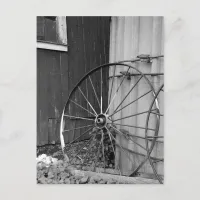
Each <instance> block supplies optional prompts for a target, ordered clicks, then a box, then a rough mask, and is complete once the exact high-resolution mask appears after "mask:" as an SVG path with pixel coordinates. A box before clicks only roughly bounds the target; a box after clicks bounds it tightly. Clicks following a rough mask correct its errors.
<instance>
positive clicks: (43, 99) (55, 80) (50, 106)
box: [37, 49, 68, 145]
mask: <svg viewBox="0 0 200 200" xmlns="http://www.w3.org/2000/svg"><path fill="white" fill-rule="evenodd" d="M67 96H68V54H67V52H60V51H52V50H46V49H38V50H37V111H38V112H37V145H44V144H54V143H57V142H59V140H60V138H59V119H60V116H61V113H62V109H63V106H64V103H65V101H66V99H67Z"/></svg>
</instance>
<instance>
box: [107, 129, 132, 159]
mask: <svg viewBox="0 0 200 200" xmlns="http://www.w3.org/2000/svg"><path fill="white" fill-rule="evenodd" d="M110 134H111V136H112V138H113V139H114V140H115V145H117V146H119V147H120V148H121V149H122V151H123V152H124V153H126V154H127V157H128V159H129V160H131V159H130V156H129V153H128V152H127V151H125V150H126V149H125V148H124V147H122V146H121V145H120V144H119V143H118V142H117V140H116V139H115V137H114V136H113V134H112V133H111V132H110Z"/></svg>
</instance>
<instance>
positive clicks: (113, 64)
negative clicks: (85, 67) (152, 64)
mask: <svg viewBox="0 0 200 200" xmlns="http://www.w3.org/2000/svg"><path fill="white" fill-rule="evenodd" d="M116 65H118V66H126V67H129V68H132V69H134V70H135V71H137V72H138V73H139V74H140V75H141V77H142V78H144V79H145V80H146V82H147V83H148V84H149V86H150V88H151V92H152V93H153V95H154V96H155V95H156V93H155V90H154V88H153V86H152V84H151V83H150V81H149V79H148V78H147V77H146V76H145V75H144V74H143V73H142V72H141V71H140V70H138V69H136V68H135V67H134V66H131V65H129V64H124V63H122V62H118V63H109V64H104V65H101V66H98V67H96V68H94V69H93V70H90V71H89V72H88V73H87V74H86V75H84V76H83V77H82V78H81V80H80V81H79V82H78V83H77V84H76V86H75V87H74V88H73V90H72V91H71V92H70V94H69V97H68V100H67V102H66V104H65V107H64V109H63V112H62V116H61V125H60V130H61V131H60V138H61V145H62V146H64V147H65V144H62V138H63V133H62V132H63V131H62V130H63V118H64V113H65V111H66V107H67V105H68V103H69V99H70V98H71V96H72V95H73V93H74V92H75V90H77V88H78V87H79V86H80V85H81V83H82V82H83V81H84V80H86V78H87V77H88V76H89V75H91V74H92V73H94V72H96V71H98V70H99V69H102V68H106V67H110V66H116ZM157 123H159V121H157ZM145 129H146V128H145ZM155 133H156V132H155ZM154 146H155V143H153V142H152V144H151V148H150V149H149V150H148V152H149V153H151V152H152V150H153V148H154ZM62 150H63V148H62ZM63 154H65V153H64V150H63Z"/></svg>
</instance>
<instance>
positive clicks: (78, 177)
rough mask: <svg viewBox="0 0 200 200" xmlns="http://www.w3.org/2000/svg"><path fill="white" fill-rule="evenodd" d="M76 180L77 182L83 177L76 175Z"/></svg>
mask: <svg viewBox="0 0 200 200" xmlns="http://www.w3.org/2000/svg"><path fill="white" fill-rule="evenodd" d="M74 178H75V179H76V180H79V179H81V178H83V176H81V175H77V174H76V175H75V176H74Z"/></svg>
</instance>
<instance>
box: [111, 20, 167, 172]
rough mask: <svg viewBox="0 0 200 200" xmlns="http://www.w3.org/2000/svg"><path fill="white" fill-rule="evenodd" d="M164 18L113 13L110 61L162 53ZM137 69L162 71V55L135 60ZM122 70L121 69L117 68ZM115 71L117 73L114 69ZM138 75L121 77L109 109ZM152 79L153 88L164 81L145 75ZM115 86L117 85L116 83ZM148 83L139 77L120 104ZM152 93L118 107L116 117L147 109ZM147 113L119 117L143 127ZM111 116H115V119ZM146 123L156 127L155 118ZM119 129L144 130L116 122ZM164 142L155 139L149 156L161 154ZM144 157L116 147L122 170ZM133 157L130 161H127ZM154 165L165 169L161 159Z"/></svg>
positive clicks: (129, 144) (147, 168) (142, 133)
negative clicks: (120, 107)
mask: <svg viewBox="0 0 200 200" xmlns="http://www.w3.org/2000/svg"><path fill="white" fill-rule="evenodd" d="M163 41H164V40H163V18H162V17H112V22H111V39H110V62H115V61H120V60H127V59H132V58H136V57H137V56H138V55H140V54H149V55H163ZM133 66H135V67H136V68H137V69H139V70H141V71H142V72H144V73H163V72H164V66H163V58H161V59H158V60H154V61H153V63H145V62H142V63H135V64H133ZM112 70H113V69H110V72H109V73H110V76H111V75H112V72H113V71H112ZM120 71H121V69H120ZM116 73H119V71H118V72H116ZM138 78H139V77H136V76H134V77H132V78H131V80H126V81H124V83H123V85H122V87H121V90H120V91H119V95H118V97H117V98H116V100H115V102H114V103H113V105H112V108H111V109H110V112H112V111H113V110H114V109H115V108H116V107H117V106H118V105H119V102H120V101H121V100H122V99H123V98H124V97H125V95H126V94H127V93H128V91H129V90H130V88H131V86H133V85H134V83H135V82H136V81H137V80H138ZM147 78H149V80H150V81H151V82H152V84H153V86H154V87H155V89H157V88H158V87H159V86H160V85H161V84H162V83H163V81H164V79H163V78H164V77H163V76H152V77H151V76H147ZM114 83H115V86H116V85H119V80H117V79H115V81H114ZM116 87H117V86H116ZM149 90H150V88H149V86H148V85H147V84H146V83H145V81H144V80H143V81H142V80H141V81H140V82H139V84H138V85H137V87H136V89H134V90H133V91H134V92H132V94H131V97H130V98H127V100H126V101H124V103H123V104H122V105H121V106H124V105H127V104H128V103H129V102H130V101H133V100H134V99H137V98H138V97H140V96H141V95H142V94H145V93H146V92H147V91H149ZM152 98H153V95H152V93H150V94H149V95H146V96H145V97H143V98H141V99H140V100H139V101H137V103H135V104H131V105H130V106H129V107H127V108H125V109H123V110H121V112H119V113H117V114H115V115H114V117H115V118H121V117H122V116H127V115H131V114H133V113H139V112H143V111H147V110H148V109H149V106H150V103H151V101H152ZM163 101H164V99H163V96H161V97H160V101H159V103H160V108H161V113H163V104H164V102H163ZM146 116H147V115H146V114H143V115H138V116H137V117H132V118H128V119H127V120H121V121H120V123H121V124H129V125H134V126H140V127H145V122H146ZM115 118H114V119H115ZM149 127H152V128H155V119H151V120H150V124H149ZM118 128H120V129H125V130H126V131H129V133H132V134H135V135H138V136H143V137H144V136H145V130H143V129H135V128H127V127H125V126H118ZM159 134H160V135H163V134H164V133H163V118H162V119H161V126H160V132H159ZM117 139H118V141H119V142H120V143H121V145H123V146H125V147H128V148H130V149H132V150H133V151H135V152H138V153H142V154H146V152H145V151H144V150H143V149H141V148H140V147H138V146H137V145H135V144H133V143H132V142H128V141H127V140H125V139H124V138H121V137H119V136H118V138H117ZM134 140H135V141H136V142H138V143H140V144H141V145H143V146H144V147H145V141H144V140H142V139H136V138H134ZM163 149H164V147H163V143H158V142H157V143H156V147H155V149H154V151H153V152H152V154H151V155H152V156H154V157H158V158H162V157H163V154H164V152H163ZM143 159H144V157H143V156H140V155H136V154H134V155H133V156H131V159H129V158H127V155H126V154H125V153H124V152H123V151H120V150H119V149H117V156H116V163H117V164H118V165H119V166H120V168H121V169H122V171H126V172H127V171H129V170H130V171H131V170H133V169H135V168H136V167H137V166H138V164H139V163H140V162H141V161H142V160H143ZM130 160H132V161H133V162H130ZM156 169H157V171H158V173H159V174H163V173H164V166H163V163H162V162H158V163H157V164H156ZM140 171H141V172H145V173H152V168H151V166H150V164H149V163H148V162H146V164H145V165H144V166H143V167H142V169H141V170H140Z"/></svg>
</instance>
